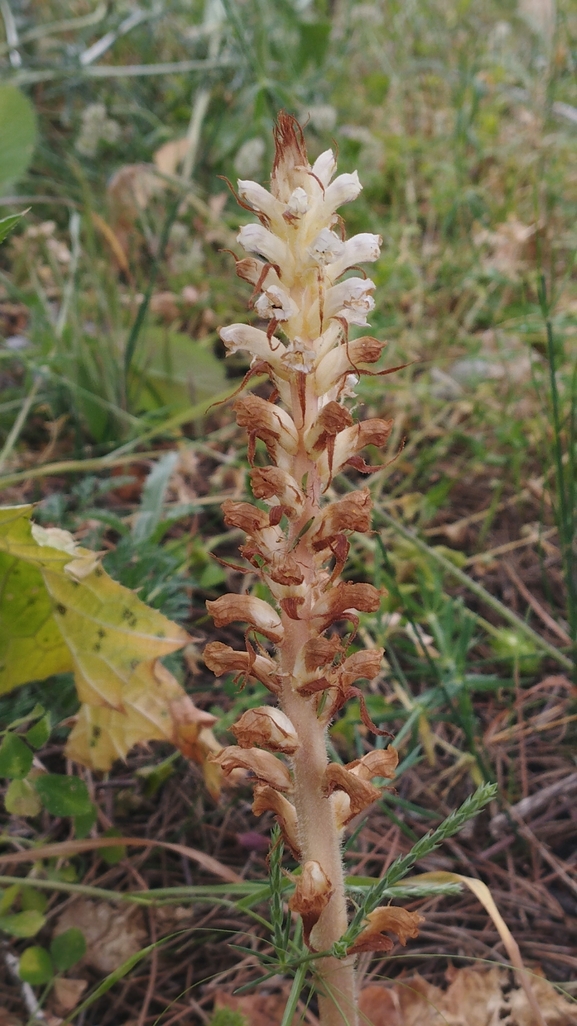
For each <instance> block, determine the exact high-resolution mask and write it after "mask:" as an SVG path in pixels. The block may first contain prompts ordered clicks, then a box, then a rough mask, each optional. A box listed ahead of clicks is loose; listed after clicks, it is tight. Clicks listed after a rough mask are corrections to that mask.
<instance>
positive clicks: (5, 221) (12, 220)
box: [0, 158, 28, 242]
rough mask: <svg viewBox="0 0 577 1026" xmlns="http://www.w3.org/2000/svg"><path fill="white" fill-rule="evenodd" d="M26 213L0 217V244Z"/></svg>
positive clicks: (24, 211)
mask: <svg viewBox="0 0 577 1026" xmlns="http://www.w3.org/2000/svg"><path fill="white" fill-rule="evenodd" d="M0 160H1V158H0ZM26 213H28V211H26V210H23V211H22V213H21V214H10V215H9V216H8V217H0V242H4V239H5V238H6V236H7V235H8V234H9V233H10V232H11V231H12V229H13V228H15V227H16V225H17V224H18V222H19V220H20V218H21V217H23V216H24V214H26Z"/></svg>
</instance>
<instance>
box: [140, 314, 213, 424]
mask: <svg viewBox="0 0 577 1026" xmlns="http://www.w3.org/2000/svg"><path fill="white" fill-rule="evenodd" d="M142 345H143V350H144V353H145V356H144V358H143V360H142V363H141V366H140V368H139V370H138V371H136V372H135V373H136V374H137V375H138V379H139V384H140V386H141V388H142V396H141V405H142V407H143V408H144V409H146V410H150V409H157V408H158V407H159V406H167V407H169V409H170V410H171V411H174V412H177V411H178V410H186V409H187V407H189V406H193V405H195V404H196V403H200V402H203V401H206V404H207V406H208V405H209V403H210V401H211V399H213V398H214V396H215V395H218V394H219V392H224V391H225V389H226V387H227V384H228V383H229V382H228V380H227V377H226V369H225V364H224V360H219V359H218V357H217V356H215V354H214V353H213V351H212V349H210V348H207V346H206V345H202V344H200V343H199V342H195V341H194V339H192V338H190V336H189V335H185V334H184V333H183V332H179V331H169V330H167V329H165V328H154V327H152V328H148V329H147V330H146V335H145V338H144V339H143V343H142Z"/></svg>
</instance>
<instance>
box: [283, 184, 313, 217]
mask: <svg viewBox="0 0 577 1026" xmlns="http://www.w3.org/2000/svg"><path fill="white" fill-rule="evenodd" d="M309 205H310V201H309V198H308V196H307V194H306V192H305V190H304V189H303V188H301V186H300V185H297V187H296V189H295V190H294V192H293V193H292V195H291V197H290V199H289V201H288V203H287V207H286V209H287V211H288V213H289V214H292V215H293V217H300V216H301V214H306V212H307V210H308V209H309Z"/></svg>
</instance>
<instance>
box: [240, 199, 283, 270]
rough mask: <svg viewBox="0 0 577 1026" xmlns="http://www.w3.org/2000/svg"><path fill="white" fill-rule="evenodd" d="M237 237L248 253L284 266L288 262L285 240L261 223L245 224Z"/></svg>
mask: <svg viewBox="0 0 577 1026" xmlns="http://www.w3.org/2000/svg"><path fill="white" fill-rule="evenodd" d="M263 191H264V190H263ZM236 238H237V242H240V244H241V246H243V248H244V249H245V250H246V251H247V253H256V254H257V256H263V257H264V258H265V260H268V261H269V262H270V263H271V264H279V265H281V266H282V265H283V264H286V263H287V262H288V258H289V253H288V249H287V247H286V246H285V244H284V242H281V240H280V239H279V238H277V236H276V235H273V233H272V232H269V231H267V229H266V228H263V226H262V225H261V224H244V225H243V226H242V228H241V229H240V231H239V233H238V235H237V237H236Z"/></svg>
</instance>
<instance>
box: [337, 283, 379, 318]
mask: <svg viewBox="0 0 577 1026" xmlns="http://www.w3.org/2000/svg"><path fill="white" fill-rule="evenodd" d="M374 290H375V283H374V282H373V281H371V279H370V278H365V279H363V278H347V280H346V281H342V282H340V283H339V284H338V285H333V287H332V288H330V289H328V291H327V297H326V303H325V315H326V316H327V317H344V318H345V320H346V321H347V322H348V323H349V324H358V325H359V326H360V327H366V325H367V323H368V322H367V314H368V313H370V312H371V310H374V308H375V303H374V300H373V297H372V295H371V293H372V292H374Z"/></svg>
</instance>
